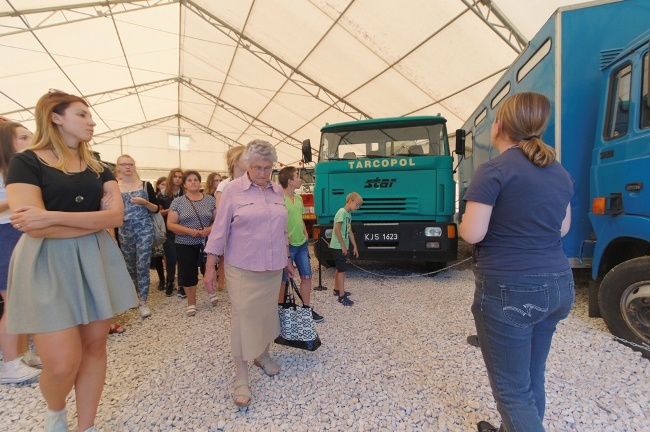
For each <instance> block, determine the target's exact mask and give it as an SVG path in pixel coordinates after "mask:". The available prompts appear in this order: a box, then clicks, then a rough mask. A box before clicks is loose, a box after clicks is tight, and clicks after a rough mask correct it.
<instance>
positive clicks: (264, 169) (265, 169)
mask: <svg viewBox="0 0 650 432" xmlns="http://www.w3.org/2000/svg"><path fill="white" fill-rule="evenodd" d="M251 169H252V170H253V171H255V172H257V173H263V172H271V171H272V170H273V167H272V166H267V167H261V166H252V167H251Z"/></svg>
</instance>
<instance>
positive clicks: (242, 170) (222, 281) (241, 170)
mask: <svg viewBox="0 0 650 432" xmlns="http://www.w3.org/2000/svg"><path fill="white" fill-rule="evenodd" d="M245 148H246V147H244V146H236V147H230V149H228V152H227V153H226V165H227V166H228V178H226V179H223V180H221V182H219V185H218V186H217V191H216V192H215V193H214V197H215V198H216V200H217V210H219V201H220V200H221V195H222V194H223V191H224V189H226V186H228V183H230V182H231V181H232V180H234V179H236V178H239V177H241V176H243V175H244V174H246V162H244V159H243V158H242V157H241V155H242V154H244V149H245ZM217 266H218V267H217V280H218V282H217V288H218V289H220V290H224V289H226V273H225V271H224V269H223V260H221V261H220V262H219V263H217Z"/></svg>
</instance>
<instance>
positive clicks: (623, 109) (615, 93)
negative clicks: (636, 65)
mask: <svg viewBox="0 0 650 432" xmlns="http://www.w3.org/2000/svg"><path fill="white" fill-rule="evenodd" d="M631 84H632V65H630V64H628V65H625V66H623V67H622V68H620V69H618V70H617V71H615V72H614V73H613V75H612V78H611V84H610V90H609V99H608V101H607V122H606V124H605V128H606V130H605V139H608V140H609V139H614V138H619V137H622V136H624V135H626V134H627V131H628V128H629V124H630V121H629V120H630V91H631Z"/></svg>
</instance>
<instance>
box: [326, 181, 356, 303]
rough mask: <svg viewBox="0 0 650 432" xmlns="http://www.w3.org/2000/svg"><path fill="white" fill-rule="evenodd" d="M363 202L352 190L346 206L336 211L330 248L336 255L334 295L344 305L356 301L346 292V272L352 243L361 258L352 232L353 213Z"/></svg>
mask: <svg viewBox="0 0 650 432" xmlns="http://www.w3.org/2000/svg"><path fill="white" fill-rule="evenodd" d="M362 203H363V198H361V195H359V194H358V193H356V192H350V193H349V194H348V196H347V197H346V198H345V207H343V208H341V209H340V210H339V211H337V212H336V216H334V235H333V236H332V241H331V242H330V249H332V255H334V263H335V264H336V273H335V274H334V295H336V296H338V298H339V303H341V304H342V305H343V306H352V305H353V304H354V302H353V301H352V300H350V299H349V298H348V295H349V294H350V293H347V292H345V272H346V270H347V263H346V261H347V257H348V252H349V250H348V249H349V247H350V243H352V248H353V252H352V253H354V257H355V258H359V248H357V243H356V241H355V240H354V233H353V232H352V229H351V227H352V215H351V214H350V213H352V212H353V211H355V210H358V209H359V207H361V204H362Z"/></svg>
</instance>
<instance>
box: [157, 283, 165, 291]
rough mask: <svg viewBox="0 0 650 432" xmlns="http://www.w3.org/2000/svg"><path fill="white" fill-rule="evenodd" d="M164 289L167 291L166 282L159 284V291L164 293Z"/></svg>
mask: <svg viewBox="0 0 650 432" xmlns="http://www.w3.org/2000/svg"><path fill="white" fill-rule="evenodd" d="M164 289H165V281H160V282H158V291H162V290H164Z"/></svg>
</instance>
